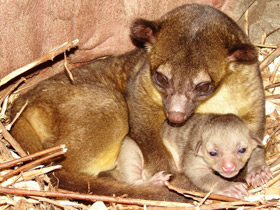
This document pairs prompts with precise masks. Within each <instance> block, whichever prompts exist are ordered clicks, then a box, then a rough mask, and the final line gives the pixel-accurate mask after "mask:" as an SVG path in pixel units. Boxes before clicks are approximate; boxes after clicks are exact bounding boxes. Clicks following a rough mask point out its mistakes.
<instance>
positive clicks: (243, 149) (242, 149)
mask: <svg viewBox="0 0 280 210" xmlns="http://www.w3.org/2000/svg"><path fill="white" fill-rule="evenodd" d="M245 152H246V148H241V149H239V150H238V153H240V154H243V153H245Z"/></svg>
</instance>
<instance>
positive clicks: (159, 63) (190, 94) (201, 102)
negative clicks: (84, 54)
mask: <svg viewBox="0 0 280 210" xmlns="http://www.w3.org/2000/svg"><path fill="white" fill-rule="evenodd" d="M131 40H132V42H133V43H134V44H135V45H136V46H137V47H138V48H137V49H135V50H133V51H131V52H128V53H126V54H124V55H121V56H117V57H108V58H106V59H103V60H96V61H93V62H92V63H90V64H88V65H85V66H82V67H79V68H75V69H72V74H73V77H74V80H75V82H74V83H71V81H70V80H69V79H68V77H67V76H66V75H65V74H64V73H60V74H58V75H56V76H54V77H52V78H50V79H47V80H45V81H43V82H41V83H40V84H39V85H38V86H37V87H36V88H34V89H33V90H31V91H29V92H28V93H27V94H25V95H23V96H21V97H20V98H19V99H18V100H17V101H16V102H15V105H14V107H13V109H12V116H15V114H16V113H17V112H18V111H19V110H20V108H21V107H22V105H23V104H24V103H25V101H26V100H28V102H29V103H28V106H27V107H26V109H25V110H24V112H23V113H22V115H21V116H20V118H19V119H18V120H17V122H16V123H15V124H14V127H13V129H12V134H13V136H14V137H15V138H16V139H17V141H18V142H19V143H20V144H21V145H22V147H23V148H24V149H25V150H26V151H28V152H31V153H32V152H35V151H38V150H41V149H43V148H46V147H50V146H53V145H57V144H66V146H67V148H68V152H67V154H66V157H65V159H63V160H62V161H61V164H62V165H63V171H61V172H59V173H61V174H63V176H62V177H63V178H61V179H60V181H59V183H60V186H61V187H63V188H66V189H71V190H79V191H83V190H84V191H87V190H88V189H91V190H92V191H94V192H95V193H96V194H110V195H112V194H113V193H115V192H122V193H128V192H127V191H122V189H123V188H122V186H118V185H115V188H110V189H106V187H104V185H106V183H104V182H102V180H100V179H95V177H96V175H98V174H99V172H101V171H106V170H110V169H112V168H114V167H115V161H116V158H117V156H118V153H119V149H120V146H121V142H122V140H123V139H124V138H125V136H126V135H127V134H129V135H130V136H131V138H133V139H134V140H135V141H136V143H137V144H138V145H139V147H140V149H141V151H142V153H143V157H144V160H145V161H144V162H145V168H146V173H147V175H148V176H149V177H150V176H152V175H154V174H155V173H156V172H159V171H166V172H167V173H172V172H173V171H174V170H175V171H176V166H175V165H174V162H173V158H172V155H171V152H172V151H171V150H172V149H171V148H166V147H165V145H164V143H163V141H162V138H161V135H160V130H161V126H162V124H163V122H164V121H165V120H166V119H167V120H168V121H170V122H173V123H175V124H181V123H183V122H185V121H186V120H187V119H188V118H189V117H190V116H191V114H192V113H193V112H199V113H222V114H223V113H234V114H236V115H238V116H239V117H241V118H242V119H244V120H245V121H246V123H247V124H248V126H249V128H250V129H251V130H252V133H253V134H254V136H256V137H257V138H259V139H261V138H262V137H263V134H264V126H265V120H264V92H263V87H262V80H261V77H260V73H259V70H258V61H257V51H256V49H255V48H254V47H253V45H252V44H251V43H250V41H249V39H248V37H247V36H246V35H245V34H244V33H243V31H242V30H241V29H240V28H239V27H238V25H237V24H236V23H235V22H234V21H233V20H231V19H230V18H229V17H227V16H226V15H225V14H224V13H222V12H220V11H218V10H216V9H214V8H212V7H210V6H205V5H198V4H189V5H184V6H181V7H178V8H176V9H174V10H172V11H170V12H169V13H167V14H166V15H164V16H163V17H161V18H160V19H158V20H155V21H149V20H144V19H137V20H135V21H134V22H133V24H132V26H131ZM73 177H80V179H79V180H80V181H74V179H75V178H73ZM82 177H83V180H84V181H81V180H82ZM87 180H88V181H87ZM70 182H71V183H72V184H71V183H70ZM88 182H89V183H88ZM97 182H98V184H96V183H97ZM108 186H110V185H108ZM118 187H119V188H118ZM108 188H109V187H108ZM106 190H107V191H106ZM116 194H117V193H116ZM136 194H137V193H135V195H136ZM117 195H118V194H117Z"/></svg>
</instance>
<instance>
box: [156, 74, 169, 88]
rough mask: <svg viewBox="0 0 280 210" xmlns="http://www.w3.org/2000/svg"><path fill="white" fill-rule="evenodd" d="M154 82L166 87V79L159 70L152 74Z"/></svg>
mask: <svg viewBox="0 0 280 210" xmlns="http://www.w3.org/2000/svg"><path fill="white" fill-rule="evenodd" d="M153 80H154V82H155V83H156V84H157V85H158V86H159V87H161V88H166V87H167V86H168V79H167V77H166V76H164V75H163V74H162V73H160V72H156V73H155V75H154V76H153Z"/></svg>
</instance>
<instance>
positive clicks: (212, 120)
mask: <svg viewBox="0 0 280 210" xmlns="http://www.w3.org/2000/svg"><path fill="white" fill-rule="evenodd" d="M162 138H163V141H164V144H165V145H166V147H167V148H168V149H169V150H170V151H171V154H172V156H173V158H174V162H175V165H176V167H177V172H183V173H184V174H185V175H186V176H187V177H188V178H189V180H191V182H193V184H194V185H196V186H197V187H198V188H200V189H201V190H203V191H206V192H209V191H212V192H213V193H216V194H222V195H227V196H231V197H236V198H242V197H243V196H244V195H246V194H247V186H246V184H245V183H241V182H233V181H232V180H230V179H231V178H234V177H236V176H237V175H238V174H239V172H240V170H242V169H243V168H244V167H245V165H246V164H247V163H248V166H247V168H246V169H245V170H247V171H246V177H245V179H246V181H247V183H248V184H252V185H253V186H254V187H257V186H261V185H262V184H264V183H267V181H268V180H269V179H270V178H271V177H272V175H271V172H270V170H269V168H268V166H267V165H266V163H265V156H264V152H263V153H262V155H259V156H257V157H256V156H255V157H254V159H252V154H253V153H254V151H255V150H263V151H264V149H263V146H262V142H261V141H260V140H259V139H257V138H255V137H254V136H252V133H251V132H250V130H249V129H248V126H247V125H246V123H245V122H244V120H242V119H240V118H239V117H237V116H235V115H233V114H227V115H216V114H195V115H193V116H192V117H191V118H190V119H189V120H188V121H187V122H186V123H185V125H183V126H182V127H171V126H170V125H169V124H168V123H167V122H166V123H164V124H163V126H162ZM116 170H117V172H116V173H115V178H117V179H119V180H121V181H125V182H127V183H129V184H134V185H139V184H146V185H147V184H149V185H163V183H164V181H166V180H169V178H170V176H171V175H170V174H165V173H164V172H162V171H161V172H158V173H156V174H154V175H153V176H150V177H149V176H147V174H146V170H145V164H144V158H143V154H142V152H141V150H140V148H139V147H138V145H137V144H136V143H135V141H134V140H133V139H131V138H130V137H126V138H125V140H124V141H123V144H122V146H121V150H120V154H119V157H118V159H117V168H116Z"/></svg>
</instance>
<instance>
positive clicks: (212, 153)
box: [209, 152, 218, 157]
mask: <svg viewBox="0 0 280 210" xmlns="http://www.w3.org/2000/svg"><path fill="white" fill-rule="evenodd" d="M209 154H210V155H211V156H213V157H214V156H217V154H218V153H217V152H209Z"/></svg>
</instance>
